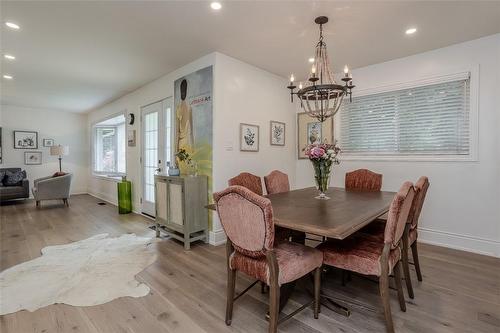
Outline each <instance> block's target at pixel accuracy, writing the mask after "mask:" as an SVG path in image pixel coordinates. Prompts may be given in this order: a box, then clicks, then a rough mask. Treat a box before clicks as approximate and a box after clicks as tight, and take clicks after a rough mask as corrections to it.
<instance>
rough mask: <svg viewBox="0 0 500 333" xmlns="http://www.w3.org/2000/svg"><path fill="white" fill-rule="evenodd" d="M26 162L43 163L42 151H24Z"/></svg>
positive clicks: (31, 163) (28, 163)
mask: <svg viewBox="0 0 500 333" xmlns="http://www.w3.org/2000/svg"><path fill="white" fill-rule="evenodd" d="M24 164H26V165H37V164H42V152H41V151H27V152H25V153H24Z"/></svg>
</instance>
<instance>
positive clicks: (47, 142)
mask: <svg viewBox="0 0 500 333" xmlns="http://www.w3.org/2000/svg"><path fill="white" fill-rule="evenodd" d="M53 145H54V139H43V146H44V147H52V146H53Z"/></svg>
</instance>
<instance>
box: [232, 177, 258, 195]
mask: <svg viewBox="0 0 500 333" xmlns="http://www.w3.org/2000/svg"><path fill="white" fill-rule="evenodd" d="M228 185H229V186H234V185H239V186H243V187H246V188H247V189H249V190H250V191H252V192H253V193H257V194H258V195H262V194H263V191H262V180H261V179H260V177H259V176H256V175H252V174H251V173H248V172H242V173H240V174H239V175H238V176H236V177H233V178H231V179H229V181H228Z"/></svg>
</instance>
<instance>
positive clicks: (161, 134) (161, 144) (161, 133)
mask: <svg viewBox="0 0 500 333" xmlns="http://www.w3.org/2000/svg"><path fill="white" fill-rule="evenodd" d="M168 99H171V101H172V102H171V105H170V106H171V112H173V109H174V106H173V103H174V102H173V96H172V95H171V96H167V97H165V98H161V99H159V100H156V101H154V102H151V103H148V104H145V105H142V106H140V107H139V112H140V117H139V119H140V135H139V137H140V145H141V148H140V149H141V150H140V159H139V168H140V172H141V177H140V184H141V186H140V188H141V191H140V212H141V214H143V215H145V216H147V217H151V218H154V217H155V216H154V215H151V214H149V213H147V212H144V211H143V202H144V185H145V174H144V144H145V142H144V117H143V116H144V113H143V109H144V108H146V107H148V106H150V105H153V104H156V103H162V107H161V112H160V114H159V115H158V151H160V149H161V150H162V151H163V152H162V153H163V154H165V139H166V136H165V135H166V133H165V129H166V126H165V125H166V112H165V111H166V108H165V101H167V100H168ZM174 127H175V124H174V117H173V114H171V133H170V142H171V143H172V142H173V141H172V140H173V137H174ZM158 156H160V154H158ZM165 167H166V164H165V156H163V158H162V166H161V168H162V171H163V170H165ZM155 215H156V214H155Z"/></svg>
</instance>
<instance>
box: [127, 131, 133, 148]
mask: <svg viewBox="0 0 500 333" xmlns="http://www.w3.org/2000/svg"><path fill="white" fill-rule="evenodd" d="M127 143H128V146H129V147H135V129H133V130H128V132H127Z"/></svg>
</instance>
